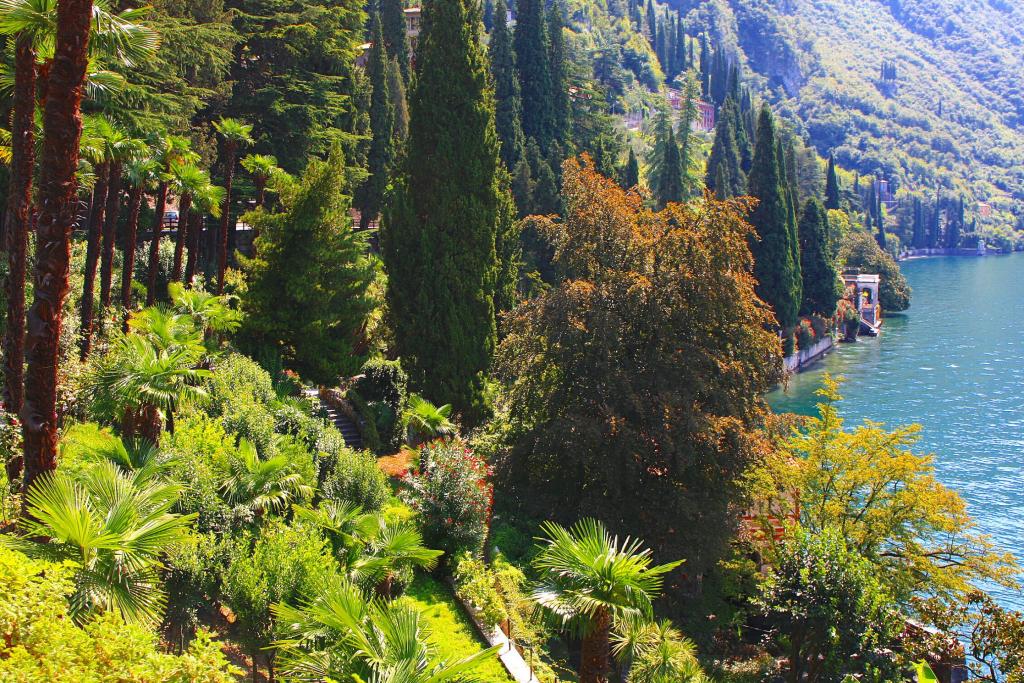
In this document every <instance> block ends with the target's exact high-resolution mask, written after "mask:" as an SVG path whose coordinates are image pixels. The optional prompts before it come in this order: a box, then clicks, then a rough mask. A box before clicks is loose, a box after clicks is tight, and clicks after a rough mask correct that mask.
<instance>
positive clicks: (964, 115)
mask: <svg viewBox="0 0 1024 683" xmlns="http://www.w3.org/2000/svg"><path fill="white" fill-rule="evenodd" d="M669 4H670V6H672V7H674V8H676V9H678V10H680V11H681V12H682V13H683V15H684V23H685V24H686V26H687V30H688V32H690V33H691V34H696V33H698V32H701V31H707V33H708V34H709V35H710V37H711V41H712V42H713V43H716V44H722V45H724V46H726V49H727V50H731V51H732V52H733V55H734V58H737V59H738V60H739V61H740V62H741V63H742V64H743V65H745V66H746V67H747V68H748V70H749V72H750V73H751V74H752V75H753V77H754V78H755V79H757V80H759V81H760V82H761V84H762V85H764V86H765V87H764V91H763V93H762V94H764V95H765V96H766V97H768V98H769V99H770V100H771V101H772V102H773V104H774V105H775V106H776V107H777V110H778V111H779V112H780V113H781V114H782V115H783V116H784V117H786V118H788V119H791V120H792V121H793V122H795V123H797V124H798V125H799V126H800V127H801V128H802V130H801V131H800V132H802V133H806V134H807V135H808V136H809V138H810V140H811V142H812V143H813V144H814V146H815V147H816V148H817V149H818V151H819V152H820V153H822V154H828V153H829V151H834V152H835V154H836V157H837V160H838V162H839V163H840V165H842V166H843V167H846V168H850V169H854V170H856V171H858V172H860V173H861V174H862V175H869V174H870V175H879V176H882V177H885V178H887V179H889V180H890V182H894V183H896V184H897V186H899V187H904V188H906V189H909V190H916V191H921V192H924V193H930V194H932V195H934V194H935V192H936V191H939V190H942V191H948V192H957V193H959V192H965V193H967V194H968V195H969V196H973V197H974V198H975V199H976V200H977V201H982V202H991V203H993V204H994V205H995V206H996V207H997V208H1003V209H1009V208H1010V207H1011V206H1012V203H1011V202H1017V203H1019V202H1020V201H1021V200H1022V199H1024V194H1022V192H1024V190H1022V181H1024V167H1022V166H1021V164H1020V159H1021V158H1022V156H1024V135H1022V133H1021V126H1022V121H1024V86H1022V83H1021V79H1020V75H1021V73H1024V50H1022V45H1024V5H1022V4H1020V3H1017V2H1011V1H1008V0H965V1H956V2H954V1H953V0H864V1H863V2H847V1H845V0H672V2H670V3H669ZM1011 198H1012V200H1011ZM1017 213H1018V215H1019V211H1018V212H1017Z"/></svg>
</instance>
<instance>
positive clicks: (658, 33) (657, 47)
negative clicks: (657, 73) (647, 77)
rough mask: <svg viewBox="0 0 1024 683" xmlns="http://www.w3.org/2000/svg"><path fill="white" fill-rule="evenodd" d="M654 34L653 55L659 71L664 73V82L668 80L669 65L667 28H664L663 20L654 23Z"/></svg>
mask: <svg viewBox="0 0 1024 683" xmlns="http://www.w3.org/2000/svg"><path fill="white" fill-rule="evenodd" d="M655 29H656V30H655V34H654V54H655V56H656V57H657V58H658V64H660V65H661V70H662V71H664V72H665V80H669V74H668V69H669V64H668V37H667V36H666V35H665V34H666V33H667V32H668V31H667V27H666V26H665V20H664V19H662V20H661V21H656V22H655Z"/></svg>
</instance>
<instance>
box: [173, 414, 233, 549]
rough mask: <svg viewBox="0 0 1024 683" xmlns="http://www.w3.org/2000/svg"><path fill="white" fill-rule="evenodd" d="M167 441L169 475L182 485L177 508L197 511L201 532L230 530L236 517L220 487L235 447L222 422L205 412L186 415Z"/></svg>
mask: <svg viewBox="0 0 1024 683" xmlns="http://www.w3.org/2000/svg"><path fill="white" fill-rule="evenodd" d="M164 444H165V447H166V448H167V450H168V452H169V453H170V455H171V456H172V457H171V463H172V464H171V471H170V476H171V478H172V479H173V480H174V481H176V482H178V483H179V485H180V486H181V494H180V495H179V497H178V503H177V506H176V510H177V511H178V512H182V513H186V514H187V513H196V514H197V515H198V517H197V518H196V523H195V524H196V529H198V530H199V531H200V532H211V531H212V532H218V533H224V532H226V531H228V530H229V529H231V528H232V526H233V524H234V522H235V521H236V520H234V515H233V512H232V510H231V507H230V506H229V505H228V504H227V503H225V502H224V500H223V499H222V498H221V496H220V492H219V490H220V486H221V484H222V483H223V482H224V479H225V478H226V477H227V472H228V466H229V463H230V461H231V458H232V457H234V454H235V451H236V446H235V440H234V438H233V437H232V436H230V435H228V433H227V432H226V431H225V430H224V426H223V424H221V422H220V421H219V420H217V419H215V418H212V417H210V416H208V415H206V414H205V413H195V414H193V415H189V416H186V417H185V418H184V419H182V420H179V422H178V425H177V428H176V429H175V431H174V434H173V435H171V436H169V437H166V436H165V439H164Z"/></svg>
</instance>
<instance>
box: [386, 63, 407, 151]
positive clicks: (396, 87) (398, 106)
mask: <svg viewBox="0 0 1024 683" xmlns="http://www.w3.org/2000/svg"><path fill="white" fill-rule="evenodd" d="M388 94H389V95H390V96H391V109H392V110H393V111H394V112H395V127H394V138H395V143H396V147H397V148H400V147H401V145H402V144H403V143H404V142H405V138H406V136H408V135H409V103H408V101H407V100H406V96H405V81H403V80H402V70H401V68H400V67H399V66H398V60H397V59H395V58H394V57H392V58H391V59H390V60H388ZM397 151H398V150H397V149H396V154H397Z"/></svg>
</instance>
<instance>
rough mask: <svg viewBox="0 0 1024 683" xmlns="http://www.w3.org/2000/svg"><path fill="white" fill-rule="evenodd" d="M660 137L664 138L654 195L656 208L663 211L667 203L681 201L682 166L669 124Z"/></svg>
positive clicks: (677, 146)
mask: <svg viewBox="0 0 1024 683" xmlns="http://www.w3.org/2000/svg"><path fill="white" fill-rule="evenodd" d="M661 135H664V136H665V138H664V140H663V141H662V142H661V145H660V147H661V154H662V156H661V163H660V167H659V170H660V172H659V173H658V183H657V185H655V188H654V195H655V197H656V198H657V200H658V208H660V209H663V208H665V207H666V206H667V205H668V204H669V203H672V202H681V201H683V166H682V160H681V158H680V154H679V145H678V144H676V137H675V133H674V132H673V130H672V124H671V122H669V124H668V125H667V126H665V127H664V129H663V130H662V131H661Z"/></svg>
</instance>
